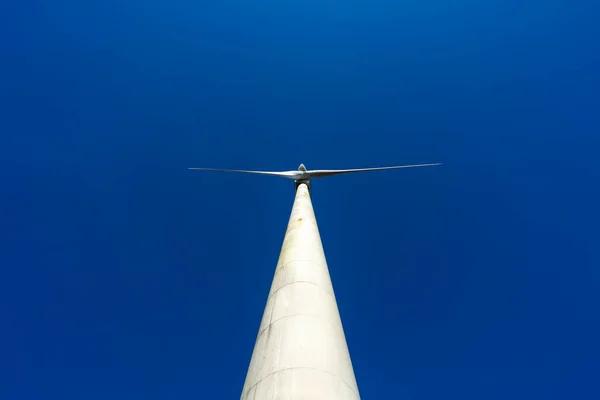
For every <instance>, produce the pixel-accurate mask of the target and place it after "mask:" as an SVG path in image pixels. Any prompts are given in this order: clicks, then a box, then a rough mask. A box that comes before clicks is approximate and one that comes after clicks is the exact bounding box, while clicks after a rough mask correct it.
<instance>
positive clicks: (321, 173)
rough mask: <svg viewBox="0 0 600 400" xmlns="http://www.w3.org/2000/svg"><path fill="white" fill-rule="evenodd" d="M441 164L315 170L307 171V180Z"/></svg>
mask: <svg viewBox="0 0 600 400" xmlns="http://www.w3.org/2000/svg"><path fill="white" fill-rule="evenodd" d="M441 164H442V163H435V164H413V165H395V166H392V167H376V168H357V169H316V170H313V171H308V172H307V174H308V177H309V178H324V177H326V176H333V175H341V174H350V173H354V172H368V171H381V170H384V169H400V168H417V167H433V166H436V165H441Z"/></svg>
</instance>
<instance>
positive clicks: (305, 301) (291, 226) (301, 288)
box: [241, 184, 360, 400]
mask: <svg viewBox="0 0 600 400" xmlns="http://www.w3.org/2000/svg"><path fill="white" fill-rule="evenodd" d="M358 399H360V395H359V393H358V387H357V385H356V379H355V377H354V370H353V368H352V362H351V360H350V353H349V351H348V347H347V344H346V338H345V335H344V330H343V327H342V321H341V319H340V315H339V311H338V307H337V302H336V300H335V295H334V292H333V287H332V284H331V279H330V276H329V270H328V267H327V262H326V260H325V254H324V252H323V246H322V244H321V237H320V235H319V229H318V226H317V221H316V218H315V214H314V211H313V207H312V202H311V199H310V194H309V191H308V188H307V186H306V184H300V185H299V186H298V189H297V191H296V198H295V200H294V206H293V208H292V213H291V216H290V219H289V222H288V227H287V231H286V234H285V238H284V241H283V246H282V248H281V253H280V255H279V261H278V263H277V267H276V270H275V275H274V277H273V283H272V285H271V290H270V292H269V297H268V299H267V304H266V307H265V311H264V314H263V318H262V322H261V324H260V328H259V332H258V335H257V338H256V344H255V346H254V351H253V353H252V359H251V361H250V367H249V368H248V373H247V375H246V382H245V383H244V388H243V390H242V396H241V400H358Z"/></svg>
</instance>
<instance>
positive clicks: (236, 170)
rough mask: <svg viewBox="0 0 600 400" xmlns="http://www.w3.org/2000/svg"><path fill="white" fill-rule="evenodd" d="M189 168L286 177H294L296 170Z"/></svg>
mask: <svg viewBox="0 0 600 400" xmlns="http://www.w3.org/2000/svg"><path fill="white" fill-rule="evenodd" d="M188 169H189V170H194V171H216V172H239V173H243V174H255V175H270V176H281V177H284V178H290V179H293V178H294V177H293V176H292V175H293V173H294V172H295V171H282V172H276V171H249V170H245V169H220V168H188Z"/></svg>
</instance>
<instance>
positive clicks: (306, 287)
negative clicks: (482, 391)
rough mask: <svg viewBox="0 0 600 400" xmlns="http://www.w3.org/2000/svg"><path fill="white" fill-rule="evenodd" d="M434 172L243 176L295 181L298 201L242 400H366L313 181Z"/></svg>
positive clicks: (302, 171)
mask: <svg viewBox="0 0 600 400" xmlns="http://www.w3.org/2000/svg"><path fill="white" fill-rule="evenodd" d="M435 165H440V163H436V164H416V165H398V166H392V167H378V168H361V169H342V170H313V171H308V170H307V169H306V167H305V166H304V164H300V167H298V170H297V171H281V172H273V171H247V170H228V169H216V168H189V169H191V170H202V171H219V172H241V173H248V174H259V175H271V176H280V177H284V178H289V179H294V181H295V186H296V196H295V199H294V205H293V207H292V212H291V215H290V219H289V221H288V226H287V230H286V232H285V237H284V240H283V245H282V247H281V253H280V254H279V260H278V262H277V266H276V268H275V274H274V277H273V282H272V283H271V290H270V291H269V296H268V297H267V304H266V306H265V310H264V312H263V316H262V321H261V323H260V327H259V329H258V335H257V337H256V342H255V345H254V350H253V352H252V357H251V359H250V366H249V367H248V372H247V374H246V380H245V382H244V387H243V389H242V395H241V400H255V399H256V400H284V399H285V400H306V399H311V400H360V395H359V392H358V386H357V384H356V378H355V376H354V369H353V367H352V361H351V359H350V352H349V351H348V346H347V343H346V337H345V334H344V328H343V326H342V320H341V318H340V314H339V311H338V307H337V301H336V298H335V294H334V291H333V285H332V283H331V278H330V275H329V269H328V267H327V261H326V259H325V252H324V250H323V245H322V242H321V236H320V234H319V228H318V226H317V220H316V218H315V213H314V210H313V206H312V202H311V197H310V180H311V179H315V178H323V177H328V176H334V175H340V174H347V173H355V172H367V171H378V170H386V169H399V168H415V167H429V166H435Z"/></svg>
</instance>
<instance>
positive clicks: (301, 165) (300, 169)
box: [298, 164, 306, 171]
mask: <svg viewBox="0 0 600 400" xmlns="http://www.w3.org/2000/svg"><path fill="white" fill-rule="evenodd" d="M298 171H306V167H305V166H304V164H300V166H299V167H298Z"/></svg>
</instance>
